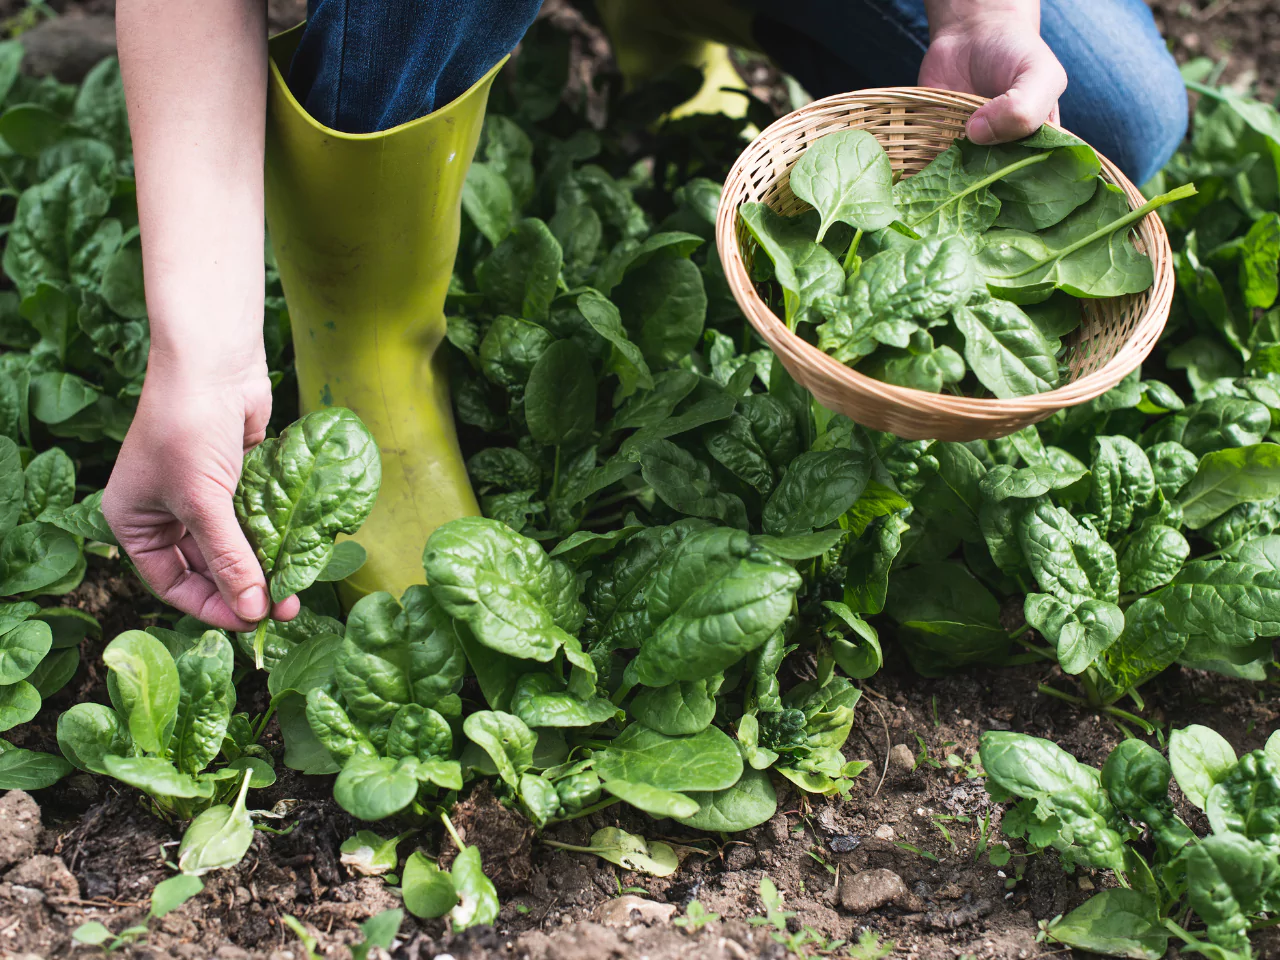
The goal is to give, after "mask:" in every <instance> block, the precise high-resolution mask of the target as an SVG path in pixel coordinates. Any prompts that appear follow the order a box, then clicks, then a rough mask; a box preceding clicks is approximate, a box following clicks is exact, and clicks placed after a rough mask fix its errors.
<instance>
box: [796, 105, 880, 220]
mask: <svg viewBox="0 0 1280 960" xmlns="http://www.w3.org/2000/svg"><path fill="white" fill-rule="evenodd" d="M790 183H791V192H792V193H794V194H795V195H796V196H797V197H798V198H799V199H801V200H803V201H804V202H805V203H807V204H809V205H810V206H812V207H814V208H816V209H817V211H818V213H819V214H820V215H821V217H822V223H821V224H820V225H819V227H818V237H817V239H818V242H819V243H821V242H822V238H823V236H825V235H826V232H827V230H829V229H830V228H831V225H832V224H833V223H837V222H843V223H847V224H849V226H851V227H853V228H855V229H857V230H865V231H867V232H871V231H873V230H880V229H882V228H884V227H887V226H888V225H889V224H891V223H893V221H894V220H896V219H897V218H898V211H897V209H896V208H895V207H894V205H893V167H892V166H891V165H890V163H889V155H888V154H887V153H885V151H884V147H882V146H880V141H878V140H877V139H876V138H875V137H874V136H873V135H872V134H871V133H869V132H867V131H866V130H839V131H836V132H835V133H828V134H826V135H825V136H822V137H819V138H818V139H817V140H816V141H814V142H813V143H811V144H810V145H809V147H808V149H807V150H805V152H804V153H803V154H801V155H800V159H799V160H797V161H796V162H795V165H794V166H792V168H791V177H790Z"/></svg>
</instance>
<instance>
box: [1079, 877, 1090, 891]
mask: <svg viewBox="0 0 1280 960" xmlns="http://www.w3.org/2000/svg"><path fill="white" fill-rule="evenodd" d="M1076 886H1077V887H1079V888H1080V889H1081V890H1092V889H1093V881H1092V880H1090V879H1089V878H1088V877H1080V878H1079V879H1077V880H1076Z"/></svg>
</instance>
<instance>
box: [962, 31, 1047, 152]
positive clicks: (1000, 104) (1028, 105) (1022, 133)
mask: <svg viewBox="0 0 1280 960" xmlns="http://www.w3.org/2000/svg"><path fill="white" fill-rule="evenodd" d="M1066 88H1067V74H1066V71H1065V70H1063V69H1062V65H1061V64H1060V63H1058V61H1057V58H1056V57H1054V56H1053V54H1052V53H1051V52H1050V51H1049V48H1048V47H1045V48H1044V50H1043V54H1042V55H1034V56H1030V57H1028V58H1026V60H1025V61H1024V63H1023V67H1022V70H1021V71H1020V72H1019V73H1018V75H1017V77H1016V78H1015V80H1014V82H1013V86H1011V87H1010V88H1009V90H1007V91H1006V92H1005V93H1003V94H1002V95H1000V96H998V97H996V98H995V99H994V100H992V101H991V102H990V103H986V104H983V105H982V106H981V107H980V108H978V110H977V111H975V112H974V114H973V116H972V117H970V118H969V123H968V128H967V132H968V135H969V139H970V140H972V141H974V142H975V143H1003V142H1005V141H1007V140H1018V139H1021V138H1022V137H1026V136H1030V135H1031V134H1033V133H1035V132H1036V131H1037V130H1038V129H1040V126H1041V124H1043V123H1044V122H1045V121H1046V120H1048V119H1049V118H1050V116H1051V115H1052V114H1053V112H1054V110H1055V109H1056V108H1057V104H1058V97H1060V96H1061V95H1062V91H1063V90H1065V89H1066Z"/></svg>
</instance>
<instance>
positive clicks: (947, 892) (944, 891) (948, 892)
mask: <svg viewBox="0 0 1280 960" xmlns="http://www.w3.org/2000/svg"><path fill="white" fill-rule="evenodd" d="M938 896H940V897H944V898H946V899H947V900H959V899H960V898H961V897H963V896H964V887H962V886H960V884H958V883H948V884H946V885H945V886H943V887H942V888H941V889H940V890H938Z"/></svg>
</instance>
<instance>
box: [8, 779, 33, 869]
mask: <svg viewBox="0 0 1280 960" xmlns="http://www.w3.org/2000/svg"><path fill="white" fill-rule="evenodd" d="M39 835H40V808H39V807H38V806H36V802H35V801H34V800H32V799H31V795H30V794H28V793H25V792H23V791H22V790H10V791H9V792H8V793H6V794H5V795H4V796H3V797H0V870H4V869H5V868H7V867H10V866H12V865H13V864H15V863H18V862H20V861H22V860H25V859H26V858H27V857H29V856H31V855H32V854H33V853H35V852H36V838H37V837H38V836H39Z"/></svg>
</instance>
